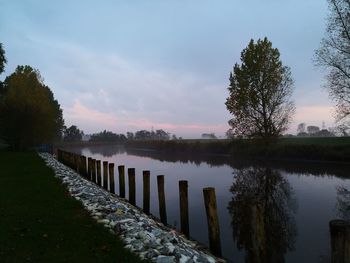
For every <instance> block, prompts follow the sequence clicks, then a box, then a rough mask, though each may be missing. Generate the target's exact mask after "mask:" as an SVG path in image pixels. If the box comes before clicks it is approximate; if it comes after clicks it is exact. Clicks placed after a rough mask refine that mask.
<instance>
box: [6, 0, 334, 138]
mask: <svg viewBox="0 0 350 263" xmlns="http://www.w3.org/2000/svg"><path fill="white" fill-rule="evenodd" d="M326 15H327V3H326V1H322V0H293V1H291V0H288V1H287V0H265V1H261V0H250V1H243V0H227V1H220V0H219V1H205V0H202V1H197V0H193V1H190V0H188V1H184V0H177V1H175V0H174V1H171V0H162V1H160V0H159V1H153V0H149V1H137V0H130V1H126V0H125V1H91V0H88V1H78V0H76V1H73V0H71V1H66V0H63V1H39V0H36V1H35V0H22V1H19V0H18V1H17V0H11V1H5V0H0V42H2V43H3V44H4V47H5V51H6V56H7V59H8V65H7V67H6V71H5V73H4V74H3V75H2V76H1V77H0V78H1V79H3V78H4V77H5V75H8V74H10V73H11V72H13V71H14V69H15V67H16V66H17V65H23V64H29V65H31V66H33V67H35V68H37V69H39V70H40V72H41V74H42V76H43V78H44V79H45V83H46V84H47V85H49V87H50V88H51V89H52V90H53V92H54V94H55V97H56V98H57V99H58V101H59V102H60V104H61V107H62V108H63V110H64V118H65V120H66V125H71V124H76V125H78V127H80V128H82V129H83V130H84V131H85V133H92V132H98V131H100V130H103V129H108V130H112V131H114V132H118V133H125V132H126V131H136V130H139V129H151V128H152V127H153V128H154V129H159V128H163V129H166V130H167V131H169V132H172V133H175V134H177V135H179V136H183V137H188V138H191V137H192V138H193V137H199V136H200V134H201V133H204V132H215V133H216V134H217V135H223V134H224V132H225V131H226V130H227V129H228V128H229V127H228V124H227V121H228V120H229V119H230V115H229V113H228V112H227V110H226V108H225V105H224V103H225V100H226V97H227V96H228V91H227V86H228V76H229V72H230V70H232V67H233V65H234V63H236V62H239V58H240V52H241V51H242V49H243V48H244V47H246V45H247V44H248V42H249V40H250V39H251V38H253V39H258V38H263V37H265V36H266V37H268V39H269V40H270V41H271V42H272V43H273V46H274V47H277V48H278V49H279V50H280V52H281V59H282V62H283V63H284V64H285V65H288V66H289V67H291V70H292V75H293V78H294V81H295V91H294V96H293V99H294V101H295V103H296V107H297V112H296V115H295V117H294V121H293V124H292V125H291V128H290V132H295V127H296V125H297V124H298V123H300V122H306V123H307V124H309V125H311V124H312V125H318V126H321V125H322V121H325V123H326V126H333V125H334V124H333V117H332V111H333V107H332V106H333V104H332V102H331V101H330V100H329V99H328V95H327V92H326V91H325V90H324V89H323V88H322V85H323V84H324V75H325V72H323V71H322V70H320V69H318V68H315V67H314V65H313V61H312V60H313V56H314V50H315V49H317V48H318V46H319V43H320V40H321V38H322V37H323V35H324V29H325V21H326Z"/></svg>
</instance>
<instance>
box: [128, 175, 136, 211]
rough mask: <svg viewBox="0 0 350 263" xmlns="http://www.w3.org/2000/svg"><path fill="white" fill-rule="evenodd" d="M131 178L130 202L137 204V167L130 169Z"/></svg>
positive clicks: (129, 177)
mask: <svg viewBox="0 0 350 263" xmlns="http://www.w3.org/2000/svg"><path fill="white" fill-rule="evenodd" d="M128 179H129V202H130V204H132V205H136V184H135V168H129V169H128Z"/></svg>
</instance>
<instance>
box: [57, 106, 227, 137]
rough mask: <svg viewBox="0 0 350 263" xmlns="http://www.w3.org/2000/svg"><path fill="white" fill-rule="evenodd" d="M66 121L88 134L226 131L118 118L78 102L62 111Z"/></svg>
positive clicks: (132, 117)
mask: <svg viewBox="0 0 350 263" xmlns="http://www.w3.org/2000/svg"><path fill="white" fill-rule="evenodd" d="M63 114H64V117H65V119H66V125H67V126H70V125H73V124H77V123H79V128H81V129H83V130H84V131H87V132H88V133H94V132H99V131H102V130H104V129H107V130H111V131H114V132H119V133H125V132H126V131H136V130H141V129H148V130H150V129H152V128H154V129H163V130H166V131H168V132H171V133H173V134H177V135H178V136H184V135H186V136H190V137H191V136H194V137H196V136H197V137H198V136H199V135H200V134H201V133H203V132H207V131H215V132H220V133H224V132H225V131H226V130H227V126H226V125H222V124H218V125H203V124H196V123H194V124H174V123H171V122H163V123H162V122H154V121H152V120H149V119H144V118H137V117H136V116H133V114H131V115H132V116H128V115H127V114H122V115H121V116H118V115H116V114H114V113H111V112H101V111H98V110H94V109H90V108H89V107H87V106H85V105H83V104H82V103H81V102H80V101H79V100H75V102H74V104H73V106H72V107H69V108H65V109H64V111H63Z"/></svg>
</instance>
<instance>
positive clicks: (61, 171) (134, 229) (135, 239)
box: [39, 153, 225, 263]
mask: <svg viewBox="0 0 350 263" xmlns="http://www.w3.org/2000/svg"><path fill="white" fill-rule="evenodd" d="M39 155H40V156H41V157H42V158H43V159H44V161H45V163H46V164H47V165H48V166H49V167H51V168H52V170H53V171H54V173H55V174H54V176H55V177H56V178H59V180H61V182H62V184H63V185H64V186H65V187H66V188H67V189H68V192H69V193H70V194H71V195H72V196H73V197H74V198H75V199H77V200H80V202H81V203H82V204H83V206H84V207H85V209H86V210H87V211H89V212H90V215H91V217H92V218H94V219H95V220H96V221H97V222H99V223H102V224H103V225H104V227H106V228H107V229H109V231H110V232H111V233H113V234H115V233H118V234H119V236H120V238H121V239H122V240H123V241H124V244H125V248H128V249H130V250H131V251H134V252H135V253H137V254H138V255H139V256H140V257H141V258H145V259H149V260H152V261H153V262H157V263H173V262H180V263H185V262H187V263H195V262H198V263H199V262H200V263H215V262H225V261H224V260H222V259H218V258H215V257H213V256H212V255H211V254H210V253H207V252H205V250H203V249H202V248H201V247H200V246H199V245H198V243H196V242H192V241H189V240H187V239H186V238H185V237H184V236H183V235H181V234H179V233H178V232H176V231H175V230H174V229H170V228H168V227H166V226H164V225H163V224H161V223H160V222H158V221H155V220H153V219H152V218H149V217H148V216H147V215H145V214H143V213H142V212H141V211H140V210H139V209H137V208H135V207H133V206H131V205H130V204H129V203H127V202H126V201H125V200H124V199H122V198H119V197H117V196H115V195H112V194H110V193H109V192H107V191H105V190H104V189H102V188H100V187H98V186H97V185H96V184H94V183H92V182H90V181H88V180H86V179H85V178H82V177H81V176H80V175H78V174H77V173H76V172H75V171H73V170H72V169H70V168H68V167H66V166H65V165H63V164H61V163H59V162H58V161H57V160H55V159H54V158H53V157H52V156H51V155H49V154H43V153H40V154H39Z"/></svg>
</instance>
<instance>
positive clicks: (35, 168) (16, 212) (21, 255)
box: [0, 152, 141, 263]
mask: <svg viewBox="0 0 350 263" xmlns="http://www.w3.org/2000/svg"><path fill="white" fill-rule="evenodd" d="M0 167H1V172H0V262H4V263H8V262H84V263H88V262H122V263H126V262H141V260H140V259H139V258H138V257H137V256H135V255H134V254H132V253H130V252H129V251H127V250H125V249H124V248H123V245H122V242H121V241H120V240H119V239H118V238H117V237H116V236H115V235H112V234H111V233H109V232H108V231H107V230H106V229H105V228H104V227H103V226H102V225H99V224H97V223H95V221H93V220H92V219H91V218H90V217H89V215H88V213H87V212H86V211H85V210H83V207H82V205H81V203H80V202H78V201H76V200H75V199H73V198H71V197H69V196H68V193H67V192H66V190H65V188H64V186H62V185H61V183H60V181H59V180H58V179H56V178H54V177H53V172H52V171H51V170H50V169H49V168H48V167H46V166H45V164H44V162H43V161H42V160H41V159H40V158H39V157H38V156H37V155H36V154H35V153H8V152H0Z"/></svg>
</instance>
